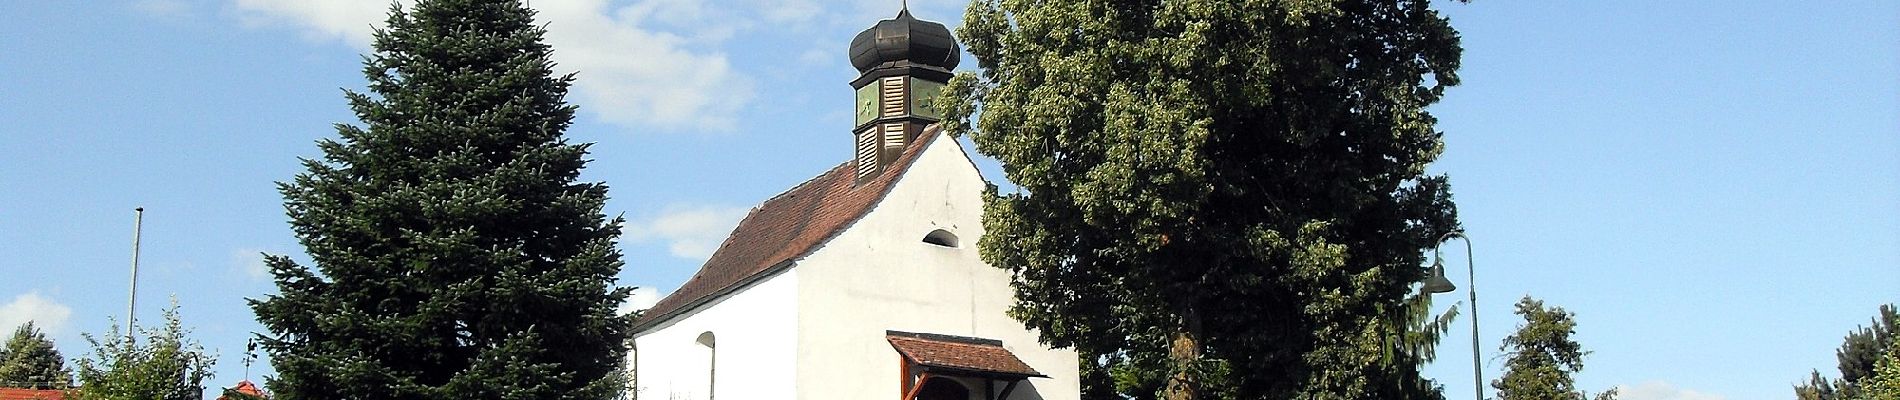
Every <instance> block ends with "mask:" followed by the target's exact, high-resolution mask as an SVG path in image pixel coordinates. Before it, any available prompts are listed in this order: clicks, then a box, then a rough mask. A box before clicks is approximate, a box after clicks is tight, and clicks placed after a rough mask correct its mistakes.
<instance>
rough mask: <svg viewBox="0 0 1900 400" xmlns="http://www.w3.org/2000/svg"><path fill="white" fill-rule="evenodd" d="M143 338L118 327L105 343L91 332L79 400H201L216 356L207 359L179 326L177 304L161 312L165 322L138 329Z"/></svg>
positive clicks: (75, 393)
mask: <svg viewBox="0 0 1900 400" xmlns="http://www.w3.org/2000/svg"><path fill="white" fill-rule="evenodd" d="M140 331H141V333H143V336H145V338H144V340H142V341H140V340H135V338H134V337H132V336H130V335H128V334H126V333H125V332H124V331H121V330H120V328H119V326H118V324H113V325H112V328H111V329H110V330H108V331H107V332H106V335H105V337H104V339H103V341H102V340H101V339H100V338H98V337H94V336H92V335H90V334H88V335H85V336H86V342H87V343H91V344H92V349H93V350H92V355H91V357H90V358H87V359H82V360H79V371H78V372H79V374H78V375H79V388H78V389H75V390H73V392H72V395H71V397H70V398H74V399H78V400H199V399H203V398H204V381H205V379H209V378H211V375H212V372H211V365H212V364H213V363H215V362H216V361H217V360H216V358H217V356H215V355H206V354H205V351H204V347H203V346H200V345H199V344H198V342H197V341H195V340H191V339H190V338H187V337H185V334H186V333H188V332H187V331H186V330H185V328H184V324H183V323H181V322H179V317H178V303H177V301H176V300H174V301H173V302H172V306H171V308H169V309H166V310H165V324H164V326H162V327H159V328H146V329H140Z"/></svg>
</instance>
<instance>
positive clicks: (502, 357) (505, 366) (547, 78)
mask: <svg viewBox="0 0 1900 400" xmlns="http://www.w3.org/2000/svg"><path fill="white" fill-rule="evenodd" d="M543 34H544V30H543V29H541V28H540V27H539V26H538V25H536V24H535V22H534V18H533V11H532V10H529V9H528V8H526V7H524V6H523V5H522V4H521V2H520V1H517V0H433V1H430V0H424V1H418V2H416V3H415V4H414V5H413V6H411V7H410V8H409V9H408V10H407V11H405V10H403V9H401V8H392V10H391V12H390V17H389V20H388V27H387V28H386V29H382V30H378V31H377V32H376V34H375V42H374V47H375V50H376V51H375V52H374V54H372V55H370V56H368V57H366V59H365V61H364V72H365V74H366V76H367V77H368V79H369V85H368V87H369V90H370V92H372V93H373V94H364V93H357V92H349V93H347V94H346V97H347V98H348V99H349V102H350V106H351V108H352V109H354V110H355V111H356V114H357V116H358V118H360V119H361V121H362V124H363V126H360V127H359V126H353V125H346V124H339V125H338V126H337V133H338V136H340V139H335V140H332V139H325V140H319V141H318V143H317V145H318V148H319V149H321V150H322V152H323V157H322V159H321V160H304V162H303V165H304V167H305V169H306V171H305V172H304V173H302V174H299V175H298V176H297V177H296V179H294V180H293V181H291V182H289V183H284V184H281V185H280V191H281V192H282V193H283V194H284V198H285V208H286V209H287V212H288V215H289V217H290V224H291V227H292V229H293V231H294V232H295V233H296V235H297V237H298V239H299V240H300V241H301V243H302V244H303V246H304V248H305V250H306V252H307V253H308V254H309V255H310V258H311V260H312V261H313V262H314V266H313V267H305V266H303V265H299V264H298V263H297V262H295V261H292V260H291V259H290V258H289V257H285V256H271V257H269V258H268V264H269V266H270V268H271V271H272V274H273V275H274V276H275V279H276V283H277V287H278V290H279V292H280V294H277V295H272V296H268V297H267V298H265V299H262V300H254V301H253V302H252V308H253V310H254V311H255V312H256V313H257V317H258V321H259V322H261V323H263V325H264V326H266V327H267V328H269V330H270V333H269V334H267V335H265V336H264V337H263V340H262V346H263V347H264V349H265V350H266V351H267V352H268V353H269V354H270V355H271V359H272V362H273V364H274V366H275V369H276V372H277V374H278V375H277V377H276V378H275V379H273V380H271V381H269V382H268V386H269V387H270V391H271V392H272V393H273V395H274V396H275V397H276V398H279V399H283V400H301V399H332V398H355V399H381V398H398V399H607V398H613V397H615V396H618V395H619V393H620V391H621V387H622V386H623V382H622V380H623V378H622V376H621V375H620V374H618V373H617V370H618V368H619V364H620V362H621V360H622V359H623V358H624V356H625V354H626V351H627V350H626V347H625V346H624V343H625V341H626V339H627V335H628V334H629V331H630V327H631V323H632V319H631V317H630V316H624V315H617V314H616V312H615V308H616V307H617V306H618V305H619V304H620V303H621V301H623V300H624V299H625V298H626V296H627V295H628V293H629V290H630V289H626V288H620V289H615V288H613V283H614V281H615V275H616V274H617V273H618V272H619V270H620V267H621V266H622V261H621V255H620V253H619V252H618V250H616V249H615V248H614V243H613V240H614V238H615V237H616V236H618V234H619V232H620V224H621V220H619V219H613V220H609V219H607V218H606V216H605V215H603V214H602V213H601V208H602V205H603V204H604V202H605V201H606V199H607V187H606V186H605V185H603V184H600V183H586V182H577V181H576V180H577V179H578V177H579V175H580V172H581V169H582V168H583V167H584V166H585V164H587V160H586V154H587V145H584V144H569V143H567V141H566V139H564V138H563V137H562V132H563V131H564V130H565V129H566V128H567V127H568V126H569V124H570V123H571V122H572V120H573V118H574V111H575V108H574V107H573V106H571V105H568V104H566V103H565V100H564V98H565V96H566V94H567V90H568V87H569V85H570V84H571V83H572V82H573V77H572V76H571V75H569V76H559V77H556V76H553V75H552V74H553V69H552V68H553V63H552V62H551V61H549V55H550V54H551V51H552V50H551V48H549V47H548V46H547V45H546V44H543V43H542V36H543Z"/></svg>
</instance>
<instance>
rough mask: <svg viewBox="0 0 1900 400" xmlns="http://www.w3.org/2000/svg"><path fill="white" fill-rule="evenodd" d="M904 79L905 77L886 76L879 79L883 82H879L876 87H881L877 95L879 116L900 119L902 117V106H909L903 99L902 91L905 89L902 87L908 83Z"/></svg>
mask: <svg viewBox="0 0 1900 400" xmlns="http://www.w3.org/2000/svg"><path fill="white" fill-rule="evenodd" d="M905 78H907V77H905V76H887V77H884V78H883V79H880V80H881V81H883V82H880V83H879V85H878V86H881V87H882V89H881V91H880V92H879V93H878V97H879V99H878V108H879V109H880V112H879V114H883V116H885V117H901V116H903V115H904V106H905V105H908V104H910V102H909V101H906V100H907V99H905V98H904V89H906V88H905V87H904V86H906V85H905V83H906V82H908V81H910V80H909V79H905Z"/></svg>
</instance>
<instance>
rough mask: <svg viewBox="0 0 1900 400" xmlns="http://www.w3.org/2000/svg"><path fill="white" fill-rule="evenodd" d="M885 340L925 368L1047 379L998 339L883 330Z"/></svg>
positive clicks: (911, 360) (908, 358)
mask: <svg viewBox="0 0 1900 400" xmlns="http://www.w3.org/2000/svg"><path fill="white" fill-rule="evenodd" d="M884 338H885V339H886V340H889V341H890V342H891V347H895V348H897V353H898V354H902V355H904V359H906V360H910V362H913V363H917V365H922V366H925V367H932V368H941V369H948V370H952V371H957V372H966V373H976V374H979V375H1002V376H1012V377H1019V378H1020V377H1032V376H1034V377H1044V378H1046V377H1048V376H1047V375H1043V374H1042V373H1041V372H1036V369H1035V368H1030V367H1029V364H1027V363H1024V362H1023V359H1021V358H1017V357H1016V354H1015V353H1011V352H1009V350H1008V349H1004V348H1003V341H1001V340H995V339H983V338H973V337H964V336H952V335H939V334H933V333H911V332H898V331H885V332H884Z"/></svg>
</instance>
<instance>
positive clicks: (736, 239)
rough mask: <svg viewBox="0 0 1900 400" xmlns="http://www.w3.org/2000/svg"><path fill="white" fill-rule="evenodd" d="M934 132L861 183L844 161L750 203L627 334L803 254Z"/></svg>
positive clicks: (863, 208) (882, 188)
mask: <svg viewBox="0 0 1900 400" xmlns="http://www.w3.org/2000/svg"><path fill="white" fill-rule="evenodd" d="M937 136H942V135H941V134H940V133H939V131H938V128H937V126H936V125H931V126H930V127H928V128H924V131H923V133H922V134H919V135H918V140H916V141H915V142H912V143H911V144H910V147H909V148H906V149H904V154H903V155H902V156H899V157H898V158H897V160H896V161H895V162H892V163H891V165H890V166H888V167H885V168H884V171H883V172H882V173H880V174H879V175H878V176H876V177H874V178H871V179H870V180H866V181H864V182H863V183H857V179H856V177H855V176H854V175H853V172H854V170H855V169H854V168H853V167H854V166H853V163H852V162H845V163H844V164H840V165H838V166H837V167H834V168H832V169H831V170H830V171H825V173H823V174H819V175H818V176H817V177H814V178H812V179H811V180H808V181H805V183H802V184H799V185H798V186H795V187H793V188H792V189H791V190H787V191H785V193H781V194H779V195H778V196H774V197H772V198H771V199H768V200H766V201H765V203H763V204H760V205H759V206H758V207H756V208H753V209H752V212H751V213H749V214H747V215H746V216H745V219H743V220H740V221H739V226H737V227H734V228H733V229H732V233H731V234H730V235H727V236H726V241H725V243H721V244H720V245H719V250H717V251H714V252H713V255H712V257H709V258H707V259H706V264H704V265H702V266H700V267H699V272H698V273H695V274H693V277H692V278H691V279H687V280H686V284H684V285H680V288H679V289H678V290H674V291H673V293H672V294H669V295H667V296H666V298H664V299H660V301H659V302H658V303H654V304H653V308H649V309H647V310H646V313H645V314H644V315H642V316H641V317H640V320H639V321H638V322H635V323H634V331H636V332H638V331H643V330H646V329H647V328H651V327H653V326H655V325H658V324H660V323H661V322H665V321H667V320H669V319H672V318H673V317H675V316H677V315H678V314H681V313H685V312H688V311H691V310H693V309H694V308H696V307H699V305H700V304H702V303H705V302H708V301H711V300H713V299H716V298H718V297H719V296H722V295H725V294H726V293H727V292H729V291H732V290H736V289H738V288H740V287H743V286H745V285H746V284H748V283H751V282H752V281H753V280H757V279H760V278H764V277H766V276H768V275H771V273H773V272H776V271H778V270H779V269H782V268H788V267H790V266H791V261H792V260H796V259H798V258H801V257H804V256H805V255H807V254H810V253H811V251H812V250H815V249H817V248H818V247H819V246H820V245H823V244H824V243H825V242H826V241H829V240H831V238H832V237H833V236H836V235H837V234H838V232H840V231H843V230H844V228H846V227H849V226H850V225H851V224H852V223H853V222H856V221H857V220H858V218H860V217H863V216H864V214H865V212H867V211H870V209H871V207H872V206H873V205H876V204H877V202H878V201H879V200H882V199H883V198H884V195H885V193H887V192H889V191H890V188H891V184H892V183H894V182H896V181H897V177H899V176H903V175H904V172H905V171H906V170H909V169H910V165H911V163H912V162H914V161H916V159H917V155H918V154H921V153H922V152H923V151H922V149H923V148H925V147H928V146H929V145H930V143H931V142H933V141H935V139H936V137H937Z"/></svg>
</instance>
